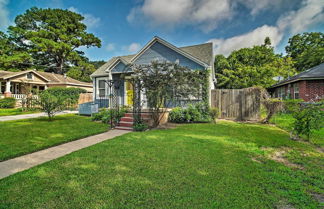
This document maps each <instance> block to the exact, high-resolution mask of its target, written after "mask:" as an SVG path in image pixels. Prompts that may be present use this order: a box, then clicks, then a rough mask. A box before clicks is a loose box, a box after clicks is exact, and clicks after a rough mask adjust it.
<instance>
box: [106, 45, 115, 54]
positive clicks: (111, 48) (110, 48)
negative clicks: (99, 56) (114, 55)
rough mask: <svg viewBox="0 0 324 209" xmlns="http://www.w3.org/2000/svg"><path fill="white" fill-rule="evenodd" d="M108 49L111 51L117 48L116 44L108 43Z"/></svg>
mask: <svg viewBox="0 0 324 209" xmlns="http://www.w3.org/2000/svg"><path fill="white" fill-rule="evenodd" d="M106 50H107V51H109V52H111V51H114V50H115V44H107V46H106Z"/></svg>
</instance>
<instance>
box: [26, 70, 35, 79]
mask: <svg viewBox="0 0 324 209" xmlns="http://www.w3.org/2000/svg"><path fill="white" fill-rule="evenodd" d="M28 75H31V78H28ZM26 79H27V80H34V74H33V73H32V72H28V73H26Z"/></svg>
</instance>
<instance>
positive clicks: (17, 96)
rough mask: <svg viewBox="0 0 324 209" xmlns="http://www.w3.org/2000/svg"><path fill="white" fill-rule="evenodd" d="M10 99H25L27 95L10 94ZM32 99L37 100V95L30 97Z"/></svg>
mask: <svg viewBox="0 0 324 209" xmlns="http://www.w3.org/2000/svg"><path fill="white" fill-rule="evenodd" d="M11 97H13V98H15V99H18V100H20V99H26V98H27V95H26V94H11ZM32 98H33V99H38V95H32Z"/></svg>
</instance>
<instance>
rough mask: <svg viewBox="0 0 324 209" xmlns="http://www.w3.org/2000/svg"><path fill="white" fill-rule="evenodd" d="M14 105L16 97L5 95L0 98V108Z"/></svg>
mask: <svg viewBox="0 0 324 209" xmlns="http://www.w3.org/2000/svg"><path fill="white" fill-rule="evenodd" d="M15 106H16V99H15V98H13V97H7V98H3V99H0V108H14V107H15Z"/></svg>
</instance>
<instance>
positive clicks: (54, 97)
mask: <svg viewBox="0 0 324 209" xmlns="http://www.w3.org/2000/svg"><path fill="white" fill-rule="evenodd" d="M85 92H86V90H84V89H80V88H63V87H54V88H49V89H46V90H45V91H43V92H41V93H40V94H39V99H40V101H39V102H38V103H39V105H40V106H41V108H42V110H43V111H45V112H46V113H47V115H48V118H49V120H52V119H53V117H54V115H55V113H56V112H59V111H61V110H64V109H69V108H73V107H74V106H75V105H76V104H77V103H78V99H79V96H80V94H81V93H85Z"/></svg>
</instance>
